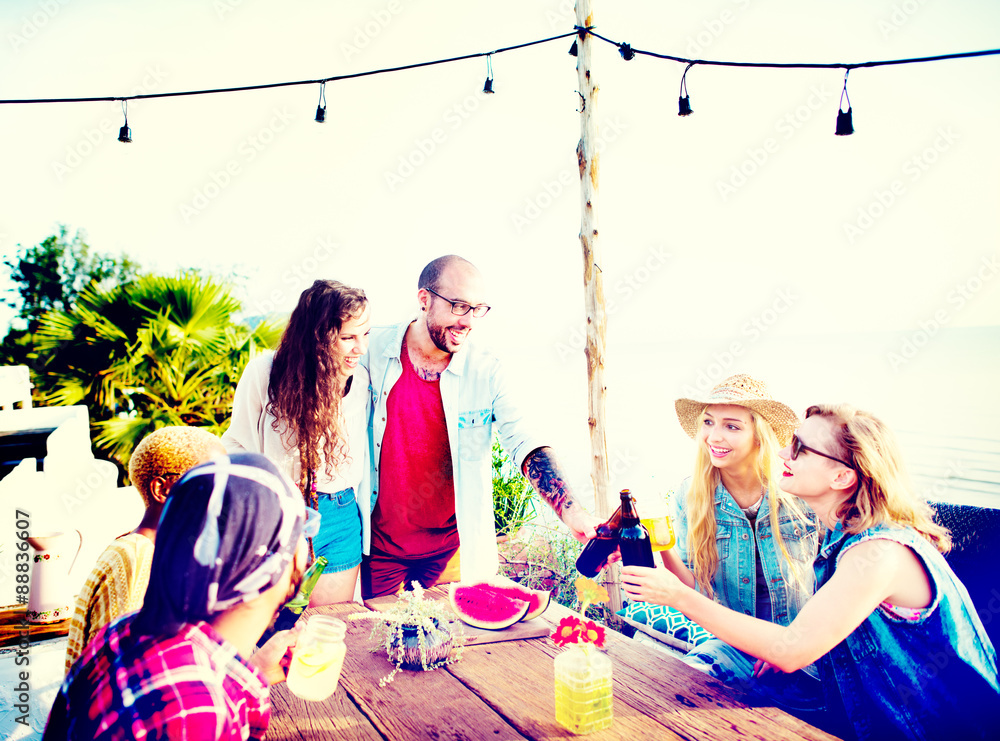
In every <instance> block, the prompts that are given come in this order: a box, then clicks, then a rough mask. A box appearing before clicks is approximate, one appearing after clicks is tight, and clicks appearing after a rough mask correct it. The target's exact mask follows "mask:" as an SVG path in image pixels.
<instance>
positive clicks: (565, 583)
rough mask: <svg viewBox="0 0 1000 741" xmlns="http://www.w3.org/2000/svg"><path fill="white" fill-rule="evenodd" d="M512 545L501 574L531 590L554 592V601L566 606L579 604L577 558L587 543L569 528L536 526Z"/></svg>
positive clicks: (502, 561)
mask: <svg viewBox="0 0 1000 741" xmlns="http://www.w3.org/2000/svg"><path fill="white" fill-rule="evenodd" d="M508 545H509V546H510V547H509V548H505V549H503V550H504V555H503V558H501V563H500V573H502V574H503V575H504V576H506V577H507V578H509V579H512V580H514V581H516V582H517V583H518V584H520V585H521V586H524V587H527V588H528V589H540V590H544V591H547V592H551V593H552V599H554V600H555V601H556V602H558V603H559V604H560V605H563V606H564V607H572V606H573V605H575V604H576V600H577V592H576V579H577V577H579V573H578V572H577V570H576V558H577V556H579V555H580V549H581V548H583V544H582V543H580V542H578V541H577V540H576V539H575V538H573V537H572V536H570V535H569V534H568V533H567V532H566V529H565V527H563V526H550V525H539V524H533V525H530V526H528V527H526V528H524V530H522V531H521V533H520V535H519V536H518V538H517V540H516V541H515V542H514V543H511V544H508ZM591 609H597V608H591Z"/></svg>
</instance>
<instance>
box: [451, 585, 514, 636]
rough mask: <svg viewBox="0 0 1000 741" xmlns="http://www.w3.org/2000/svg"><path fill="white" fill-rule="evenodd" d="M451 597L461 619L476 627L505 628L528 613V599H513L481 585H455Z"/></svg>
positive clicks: (455, 610)
mask: <svg viewBox="0 0 1000 741" xmlns="http://www.w3.org/2000/svg"><path fill="white" fill-rule="evenodd" d="M449 598H450V600H451V609H452V610H453V611H454V612H455V614H456V615H458V617H459V619H461V621H462V622H463V623H467V624H469V625H471V626H472V627H474V628H485V629H486V630H503V629H504V628H509V627H510V626H511V625H513V624H514V623H516V622H517V621H518V620H521V619H522V618H523V617H524V616H525V615H526V614H527V612H528V603H527V602H525V601H524V600H519V599H511V598H510V597H505V596H503V595H502V594H497V593H495V592H490V591H487V590H485V589H481V588H480V587H479V586H477V585H469V584H452V585H451V591H450V593H449Z"/></svg>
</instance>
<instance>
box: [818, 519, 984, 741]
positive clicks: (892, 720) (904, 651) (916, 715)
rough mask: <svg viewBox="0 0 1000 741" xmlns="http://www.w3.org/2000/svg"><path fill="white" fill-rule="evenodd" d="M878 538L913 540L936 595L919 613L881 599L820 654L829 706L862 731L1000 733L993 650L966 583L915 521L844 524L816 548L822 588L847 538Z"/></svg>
mask: <svg viewBox="0 0 1000 741" xmlns="http://www.w3.org/2000/svg"><path fill="white" fill-rule="evenodd" d="M873 539H884V540H891V541H895V542H897V543H901V544H902V545H905V546H908V547H909V548H911V549H912V550H913V551H914V552H915V553H916V554H917V557H918V558H920V560H921V561H922V562H923V565H924V568H925V569H926V570H927V574H928V576H929V578H930V581H931V587H932V590H933V593H934V596H933V599H932V601H931V604H930V606H929V607H928V608H927V609H926V610H925V611H924V614H922V615H921V616H920V617H919V618H918V619H916V620H907V619H902V618H899V617H894V616H893V615H891V614H889V613H888V612H887V611H886V610H885V609H884V608H882V607H879V608H877V609H876V610H875V612H873V613H872V614H871V615H869V616H868V618H867V619H866V620H865V621H864V622H863V623H861V625H859V626H858V627H857V628H856V629H855V630H854V632H853V633H851V634H850V635H849V636H848V637H847V638H845V639H844V640H843V641H841V642H840V643H839V644H838V645H837V646H836V647H834V648H833V650H831V651H830V652H829V653H828V654H826V656H824V657H823V658H822V659H820V671H821V677H822V680H823V687H824V691H825V692H826V694H827V706H828V707H837V705H838V704H841V705H842V707H843V709H844V711H845V712H846V715H847V717H848V719H849V720H850V721H851V723H852V724H853V726H854V730H855V733H857V735H858V738H861V739H865V738H873V739H880V740H881V739H904V738H905V739H944V738H955V739H958V738H960V739H969V738H978V739H985V738H996V734H997V731H998V729H1000V692H998V685H997V664H996V651H995V650H994V649H993V645H992V644H991V643H990V640H989V638H988V637H987V636H986V631H985V630H984V628H983V624H982V622H981V621H980V619H979V615H978V614H977V613H976V610H975V608H974V607H973V605H972V600H971V599H969V593H968V592H967V591H966V589H965V586H964V585H963V584H962V582H960V581H959V580H958V578H957V577H956V576H955V573H954V572H953V571H952V570H951V567H950V566H948V564H947V562H946V561H945V560H944V557H943V556H942V555H941V554H940V553H938V551H937V549H935V548H934V546H932V545H931V544H930V543H929V542H927V540H925V539H924V538H923V537H921V536H920V534H919V533H917V531H916V530H914V529H913V528H898V527H889V526H887V525H877V526H875V527H873V528H870V529H868V530H865V531H864V532H862V533H858V534H855V535H850V534H848V533H845V532H844V531H843V529H842V527H841V526H840V525H839V524H838V526H837V527H836V528H835V529H833V530H830V531H828V532H827V533H826V537H825V538H824V540H823V545H822V547H821V549H820V553H819V556H818V557H817V558H816V562H815V565H816V585H817V589H819V588H820V587H822V586H823V585H824V584H825V583H826V582H827V581H829V580H830V577H832V576H833V572H834V570H836V568H837V564H838V563H839V561H840V558H841V556H842V555H843V554H844V553H845V552H846V551H847V549H848V548H850V547H851V546H854V545H857V544H858V543H862V542H864V541H866V540H873ZM838 690H839V693H838ZM838 694H839V697H838Z"/></svg>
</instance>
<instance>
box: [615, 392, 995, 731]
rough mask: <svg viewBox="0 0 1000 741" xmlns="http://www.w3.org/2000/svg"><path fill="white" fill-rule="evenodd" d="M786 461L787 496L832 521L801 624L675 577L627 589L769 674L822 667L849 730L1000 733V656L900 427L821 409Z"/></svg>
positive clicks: (632, 581)
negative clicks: (757, 612)
mask: <svg viewBox="0 0 1000 741" xmlns="http://www.w3.org/2000/svg"><path fill="white" fill-rule="evenodd" d="M781 457H782V458H783V459H784V472H783V475H782V481H781V488H782V489H784V490H785V491H786V492H788V493H789V494H792V495H795V496H797V497H800V498H801V499H803V500H804V501H806V502H808V503H809V505H810V506H811V507H812V508H813V510H815V512H816V514H817V515H818V517H819V519H820V522H821V523H822V524H823V525H824V526H825V527H826V532H825V535H824V538H823V541H822V544H821V548H820V551H819V555H818V556H817V558H816V561H815V574H816V587H817V591H816V594H815V595H814V596H813V597H812V598H811V599H810V600H809V602H808V603H807V604H806V605H805V606H804V607H803V608H802V610H801V612H799V614H798V616H797V617H796V618H795V619H794V620H793V621H792V622H791V624H790V625H782V624H780V623H773V622H765V621H763V620H758V619H756V618H754V617H753V616H751V615H746V614H742V613H738V612H736V611H734V610H730V609H727V608H726V607H724V606H723V605H720V604H718V603H715V602H713V601H711V600H709V599H706V598H705V597H704V596H703V595H700V594H698V593H697V592H696V591H695V590H693V589H691V588H690V587H689V586H687V585H686V584H684V583H683V582H682V580H680V579H678V578H677V577H675V576H674V575H673V574H670V573H668V572H667V571H666V570H665V569H657V570H653V569H642V568H635V567H626V568H624V569H623V571H622V573H623V577H622V578H623V582H624V585H625V591H626V592H627V593H628V594H629V595H630V596H632V597H635V598H637V599H643V600H646V601H649V602H655V603H657V604H665V605H671V606H673V607H676V608H677V609H679V610H680V611H681V612H683V613H684V614H685V615H687V616H688V617H689V618H691V619H692V620H695V621H697V622H698V623H699V624H701V625H703V626H705V627H706V628H707V629H708V630H711V631H712V632H713V633H714V634H715V635H716V636H718V637H719V638H720V639H722V640H724V641H726V642H728V643H730V644H732V645H733V646H736V647H737V648H739V649H740V650H742V651H744V652H746V653H748V654H750V655H752V656H755V657H757V658H758V659H759V661H758V662H757V667H756V671H757V673H758V674H761V675H763V674H765V673H769V672H770V671H771V670H773V669H777V670H779V671H780V672H794V671H796V670H798V669H800V668H802V667H804V666H807V665H809V664H811V663H813V662H816V661H818V662H819V667H820V670H821V677H822V680H823V681H822V684H823V690H824V694H825V697H826V705H827V707H828V709H829V711H830V712H831V713H833V714H835V715H836V716H837V717H839V718H840V719H842V720H843V722H844V724H845V728H846V733H847V734H848V735H850V734H853V735H855V736H857V737H858V738H862V739H867V738H877V739H897V738H913V739H938V738H962V739H970V738H976V739H986V738H995V737H996V732H997V729H998V728H1000V685H998V679H997V665H996V652H995V650H994V648H993V646H992V644H991V643H990V641H989V638H988V637H987V635H986V632H985V629H984V628H983V624H982V621H981V620H980V618H979V615H978V614H977V613H976V610H975V607H974V606H973V604H972V601H971V600H970V598H969V594H968V592H967V591H966V589H965V587H964V586H963V585H962V583H961V582H960V581H959V580H958V578H957V577H956V576H955V574H954V572H953V571H952V570H951V568H950V567H949V566H948V564H947V562H946V561H945V560H944V558H943V556H942V555H941V554H942V553H943V552H945V551H947V550H948V548H949V546H950V538H949V534H948V532H947V530H945V529H944V528H942V527H940V526H939V525H937V524H935V522H934V521H933V520H932V518H931V514H930V508H929V506H928V505H927V504H926V502H924V501H922V500H920V499H918V497H917V496H916V495H915V494H914V493H913V489H912V487H911V486H910V485H909V483H908V480H907V477H906V473H905V469H904V466H903V462H902V457H901V454H900V450H899V446H898V443H897V442H896V439H895V437H894V436H893V434H892V433H891V431H890V430H889V429H888V427H886V426H885V424H883V423H882V422H881V421H880V420H879V419H877V418H876V417H874V416H872V415H870V414H868V413H866V412H862V411H859V410H857V409H854V408H853V407H850V406H846V405H841V406H813V407H810V408H809V409H808V410H807V411H806V420H805V422H804V423H803V424H802V425H801V426H800V427H799V429H798V431H797V433H796V435H795V438H794V439H793V442H792V444H790V445H789V446H788V447H786V448H784V449H783V450H782V451H781Z"/></svg>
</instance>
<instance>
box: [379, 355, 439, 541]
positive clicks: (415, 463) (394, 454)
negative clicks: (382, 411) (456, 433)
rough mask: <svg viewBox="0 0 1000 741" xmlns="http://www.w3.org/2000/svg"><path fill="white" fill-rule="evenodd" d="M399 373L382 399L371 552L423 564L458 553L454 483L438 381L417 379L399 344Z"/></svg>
mask: <svg viewBox="0 0 1000 741" xmlns="http://www.w3.org/2000/svg"><path fill="white" fill-rule="evenodd" d="M400 360H401V361H402V363H403V373H402V375H401V376H400V377H399V380H398V381H396V383H395V384H394V385H393V387H392V390H391V391H389V397H388V398H387V399H386V414H387V415H388V416H387V419H386V425H385V434H384V435H383V437H382V453H381V459H380V463H379V488H378V499H377V500H376V503H375V510H374V512H372V547H373V548H376V549H378V550H379V551H382V552H383V553H385V554H387V555H390V556H396V557H399V558H425V557H427V556H433V555H436V554H439V553H443V552H445V551H448V550H454V549H455V548H457V547H458V521H457V520H456V518H455V482H454V478H453V476H452V467H451V446H450V445H449V444H448V426H447V422H446V421H445V416H444V404H443V403H442V401H441V381H440V380H437V381H425V380H423V379H422V378H420V377H419V376H418V375H417V373H416V371H415V370H414V368H413V363H411V362H410V354H409V352H408V350H407V347H406V339H405V338H404V339H403V348H402V351H401V352H400Z"/></svg>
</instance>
